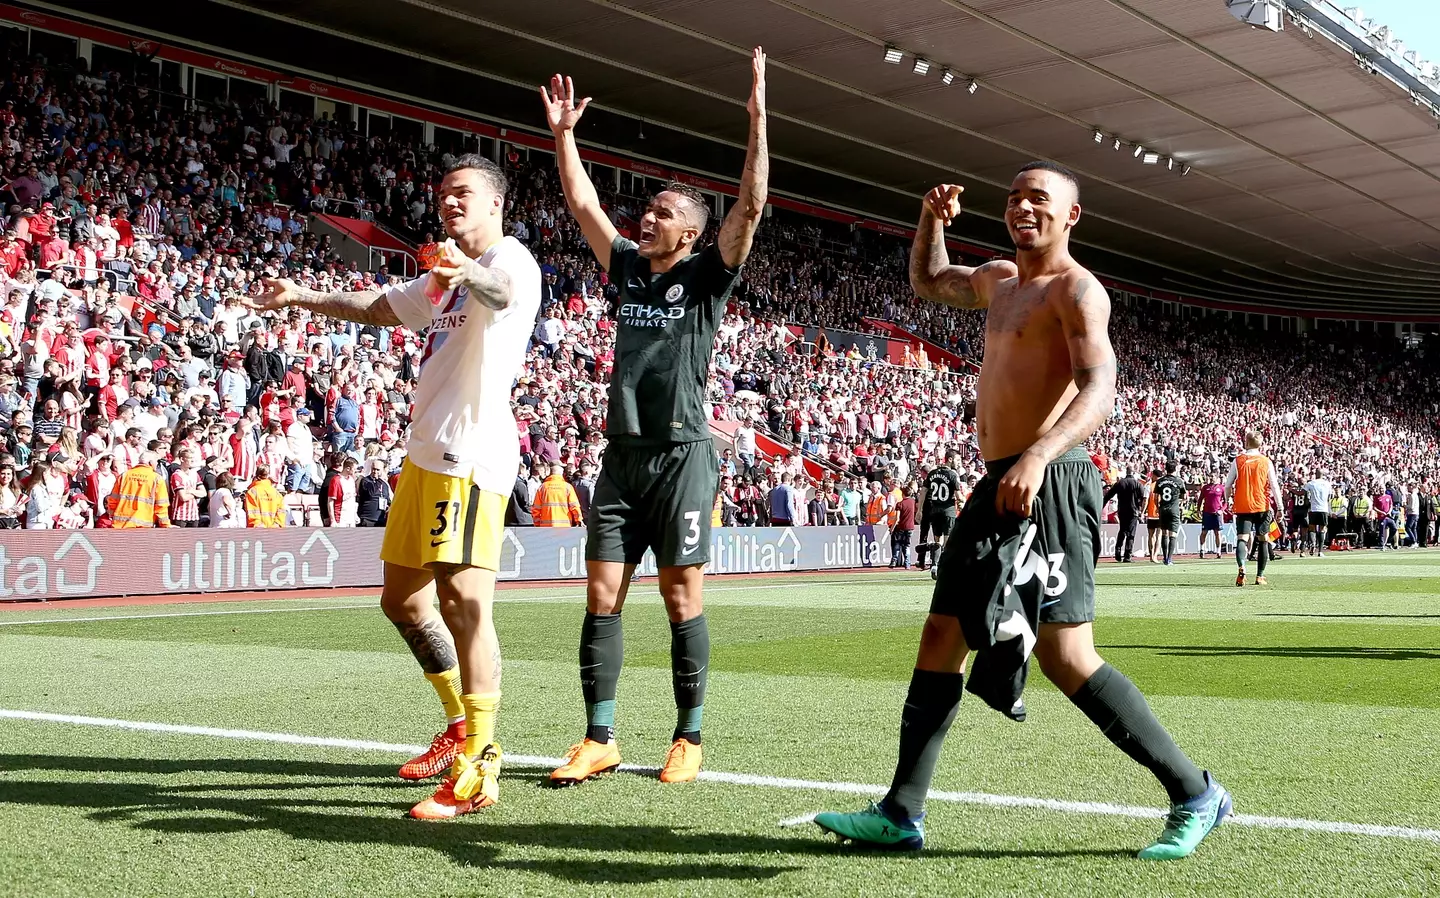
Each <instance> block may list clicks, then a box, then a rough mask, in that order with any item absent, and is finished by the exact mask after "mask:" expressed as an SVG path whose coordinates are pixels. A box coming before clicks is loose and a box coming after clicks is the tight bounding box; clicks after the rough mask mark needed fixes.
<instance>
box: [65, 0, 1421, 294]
mask: <svg viewBox="0 0 1440 898" xmlns="http://www.w3.org/2000/svg"><path fill="white" fill-rule="evenodd" d="M70 5H71V6H72V7H85V6H90V5H92V4H90V3H73V4H70ZM93 5H94V7H95V8H96V10H97V12H100V14H103V15H108V16H115V15H121V16H132V17H135V16H140V15H141V14H140V12H139V11H138V10H139V8H142V7H147V6H151V7H152V8H153V7H156V6H158V7H163V6H165V4H164V3H161V4H153V5H150V4H130V5H127V6H133V7H135V8H136V9H135V10H129V11H118V10H117V8H116V7H115V6H114V4H100V3H95V4H93ZM1315 5H1317V4H1309V3H1307V4H1304V7H1306V8H1307V9H1308V8H1309V7H1312V6H1315ZM217 7H224V8H228V10H229V12H230V14H232V15H240V14H241V13H240V10H245V12H244V15H245V17H246V18H253V14H255V13H258V14H259V15H262V16H266V17H268V19H269V20H270V22H271V23H272V24H274V25H284V26H285V27H306V28H310V29H312V30H313V29H314V28H316V27H317V26H318V27H319V28H320V29H323V31H324V33H325V35H326V39H336V40H343V39H354V40H358V41H360V42H362V43H364V44H365V45H366V46H367V47H368V48H370V50H369V51H367V52H380V48H386V47H388V48H392V49H395V50H399V51H401V52H406V53H412V55H413V57H418V58H422V59H425V60H429V61H431V62H434V63H438V64H440V65H442V66H445V67H448V68H450V69H451V70H457V69H466V70H470V71H472V72H477V73H483V74H485V75H488V76H491V77H494V78H496V79H497V80H499V81H502V82H509V83H510V84H512V85H520V84H526V85H536V84H539V83H541V82H542V80H544V79H545V78H546V77H547V76H548V75H549V74H550V73H552V72H554V71H557V70H559V71H564V72H567V73H569V74H572V75H573V76H574V77H575V80H576V83H577V85H578V86H579V87H580V89H581V90H582V91H583V92H584V93H586V94H589V95H592V96H594V97H595V98H596V99H595V102H596V104H597V105H598V106H599V107H601V108H603V109H607V110H609V111H611V112H615V113H623V114H626V115H628V116H631V117H638V118H641V119H642V120H643V121H644V122H645V126H646V127H649V128H651V129H652V134H653V133H654V132H655V131H656V125H658V124H664V125H669V126H671V127H672V128H674V129H677V130H680V131H683V132H686V133H688V134H690V135H696V136H701V137H706V138H713V139H715V140H718V141H721V142H725V143H729V144H731V145H732V146H734V145H740V144H741V143H742V142H743V137H744V124H745V114H744V102H745V97H746V94H747V91H748V81H749V64H748V51H749V48H750V46H751V45H753V44H756V43H761V44H764V45H765V48H766V50H767V51H768V52H769V54H770V67H769V80H770V88H769V105H770V110H771V126H770V127H771V149H772V152H773V153H774V154H775V155H776V156H777V157H783V158H784V159H786V160H789V161H791V162H794V163H798V164H801V167H806V168H818V169H823V170H826V171H828V172H831V173H835V174H839V175H844V176H845V177H846V178H849V179H854V180H856V181H859V182H862V183H863V184H864V185H865V189H864V190H863V191H861V192H859V193H856V194H854V195H855V196H856V197H858V199H857V200H856V202H860V203H863V204H864V208H863V209H862V211H868V212H872V213H876V214H882V215H891V216H895V217H903V218H905V219H909V218H911V217H912V216H913V215H914V212H915V211H916V209H917V208H918V202H917V198H918V196H919V194H920V193H921V192H922V191H923V190H924V189H926V188H928V187H929V186H931V185H933V184H934V183H937V182H939V181H941V180H956V181H959V182H960V183H963V184H964V185H966V197H967V200H968V209H969V212H970V215H969V216H968V223H962V227H961V234H962V236H966V237H968V238H970V239H972V240H981V241H988V242H989V243H990V244H992V245H995V246H1003V245H1004V244H1005V242H1006V241H1005V237H1004V233H1003V230H1001V229H1000V227H999V226H998V224H997V223H996V220H998V217H999V215H1000V212H1001V210H1002V207H1003V202H1004V195H1005V192H1006V190H1007V188H1008V185H1009V182H1010V178H1011V176H1012V174H1013V173H1014V171H1015V169H1016V168H1017V167H1018V166H1019V165H1021V164H1022V163H1024V162H1026V161H1028V160H1030V159H1033V158H1050V159H1055V160H1057V161H1059V162H1062V163H1064V164H1066V165H1068V166H1070V167H1071V168H1073V169H1074V170H1076V171H1077V172H1078V173H1079V175H1080V177H1081V182H1082V186H1083V190H1084V196H1083V198H1082V202H1083V205H1084V206H1085V208H1086V216H1085V218H1084V219H1083V220H1082V222H1081V224H1080V226H1079V229H1078V231H1077V235H1076V236H1077V242H1079V243H1080V244H1081V246H1079V247H1078V248H1077V255H1079V256H1080V257H1081V259H1082V261H1089V262H1091V264H1092V265H1094V266H1095V267H1097V268H1100V269H1102V270H1110V271H1113V270H1114V269H1115V268H1116V267H1117V265H1118V264H1120V263H1123V262H1124V261H1127V260H1128V261H1129V262H1132V263H1135V264H1136V265H1137V266H1140V267H1138V268H1135V269H1131V270H1130V271H1129V272H1117V273H1119V274H1127V273H1128V274H1130V275H1131V276H1135V275H1136V272H1141V275H1140V276H1143V277H1144V278H1145V283H1146V286H1149V287H1153V288H1158V289H1161V290H1168V291H1174V292H1175V293H1179V294H1184V295H1187V296H1196V297H1201V298H1211V299H1217V300H1224V301H1230V302H1240V303H1245V304H1252V305H1255V306H1259V307H1264V308H1268V309H1271V310H1274V311H1278V310H1280V309H1293V310H1317V311H1320V313H1321V314H1323V312H1324V311H1325V310H1333V311H1337V312H1349V313H1351V314H1354V313H1356V312H1360V313H1362V314H1365V313H1370V314H1375V315H1386V316H1400V317H1402V318H1403V317H1409V316H1412V315H1413V316H1415V317H1417V318H1420V317H1425V318H1429V317H1432V316H1434V315H1436V314H1437V313H1440V131H1437V119H1436V116H1435V113H1434V107H1432V106H1431V105H1429V100H1428V98H1427V97H1425V96H1422V95H1421V94H1416V93H1414V92H1412V91H1408V90H1406V89H1405V88H1404V87H1403V86H1402V85H1400V84H1398V83H1397V82H1396V81H1395V80H1394V79H1393V78H1390V77H1386V76H1384V75H1383V74H1382V73H1380V72H1378V71H1377V69H1376V67H1375V66H1374V65H1373V64H1367V63H1366V62H1365V60H1364V58H1363V56H1357V52H1356V50H1355V49H1353V48H1352V47H1351V46H1350V45H1348V44H1347V43H1345V42H1342V41H1341V40H1339V39H1337V38H1336V37H1334V36H1332V34H1331V33H1329V32H1327V31H1326V30H1325V28H1323V27H1320V26H1318V25H1316V24H1315V23H1314V22H1313V21H1311V22H1303V23H1302V22H1301V21H1299V20H1296V19H1294V18H1293V17H1292V18H1291V19H1290V21H1289V22H1288V25H1289V27H1286V28H1285V29H1284V30H1283V31H1281V32H1279V33H1274V32H1271V31H1268V30H1265V29H1260V28H1251V27H1248V26H1246V25H1244V24H1242V23H1240V22H1238V21H1237V20H1236V18H1234V17H1233V16H1232V15H1231V13H1230V12H1229V11H1228V10H1227V8H1226V4H1225V2H1224V0H1045V2H1035V0H970V2H961V0H885V2H876V0H546V2H543V3H536V2H533V0H487V2H484V3H481V2H476V0H471V2H464V3H450V4H440V3H432V2H428V0H396V2H386V3H357V2H354V0H243V2H241V0H220V2H219V3H217V4H213V5H207V8H217ZM1297 8H1298V7H1297ZM192 9H193V7H192ZM191 18H192V19H195V18H198V17H193V16H192V17H191ZM1302 25H1303V27H1302ZM197 33H203V34H204V35H205V39H206V40H209V41H211V42H220V43H221V44H222V45H224V42H225V38H223V37H216V35H217V34H229V35H232V36H234V40H233V41H232V42H231V46H234V47H236V48H237V49H242V50H245V51H248V52H251V53H256V52H258V51H256V49H255V45H254V43H253V41H251V40H250V39H249V38H248V37H246V36H244V35H243V33H240V32H237V31H236V30H235V29H225V30H222V31H217V30H215V29H213V28H206V29H204V31H203V32H197ZM887 46H891V47H894V48H896V49H897V50H898V51H900V53H901V54H902V58H901V61H900V63H899V64H887V63H886V61H885V59H884V56H885V50H886V47H887ZM917 56H918V57H920V58H923V59H925V60H926V61H928V63H929V70H928V72H927V73H925V74H924V75H920V74H917V73H916V71H915V69H916V59H917ZM1357 60H1358V61H1359V64H1357ZM332 62H333V60H330V59H326V61H325V62H324V63H317V62H315V61H314V60H313V59H312V60H309V63H308V64H309V65H310V66H311V67H312V68H317V69H323V70H330V69H332V68H334V65H332ZM946 69H948V70H950V71H951V72H953V73H954V75H955V77H954V79H953V80H952V82H951V83H950V84H948V85H947V84H945V83H944V82H943V80H942V72H943V71H944V70H946ZM972 79H973V80H974V82H975V84H976V86H977V89H976V90H974V91H971V90H970V89H969V84H970V82H971V80H972ZM427 80H428V79H427ZM410 92H411V93H413V94H416V95H419V96H427V93H426V89H425V87H424V86H423V85H418V84H417V85H415V86H414V87H412V88H411V90H410ZM1422 93H1423V92H1422ZM484 102H485V101H484V99H483V98H474V99H472V100H470V102H469V103H468V104H467V105H468V106H469V107H470V108H475V109H482V108H484ZM529 115H530V116H532V117H533V118H534V120H535V123H536V124H538V123H539V110H538V103H537V105H536V107H535V108H534V111H533V112H531V113H529ZM631 127H633V125H632V126H631ZM1097 139H1098V142H1097ZM1117 140H1118V141H1119V149H1118V150H1116V149H1114V146H1115V142H1116V141H1117ZM616 142H618V141H612V143H616ZM632 143H633V142H632ZM639 146H640V147H642V148H644V147H646V146H647V145H646V144H639ZM648 146H649V147H650V148H651V149H652V152H653V148H654V146H655V144H654V143H653V142H652V143H651V144H649V145H648ZM1140 148H1143V149H1140ZM1150 153H1153V154H1154V156H1153V157H1151V156H1149V155H1148V154H1150ZM1147 158H1153V159H1154V163H1153V164H1146V159H1147ZM1170 160H1173V161H1174V163H1173V166H1172V165H1171V163H1170ZM673 161H676V162H682V161H683V160H682V159H674V160H673ZM1187 169H1188V175H1182V172H1183V171H1186V170H1187ZM735 171H736V172H738V165H736V166H735ZM718 173H720V174H732V176H733V173H729V172H718ZM776 181H777V184H776V186H777V187H779V188H780V189H784V188H785V187H786V186H787V184H786V183H784V180H783V179H782V178H778V177H777V178H776ZM792 186H793V185H792ZM986 219H988V221H987V220H986ZM1092 257H1093V260H1092ZM1107 262H1108V263H1109V264H1108V266H1107V264H1106V263H1107Z"/></svg>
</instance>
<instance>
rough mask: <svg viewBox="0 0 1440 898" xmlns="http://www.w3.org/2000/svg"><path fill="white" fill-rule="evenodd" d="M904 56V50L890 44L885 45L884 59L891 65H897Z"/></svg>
mask: <svg viewBox="0 0 1440 898" xmlns="http://www.w3.org/2000/svg"><path fill="white" fill-rule="evenodd" d="M904 58H905V51H904V50H901V49H900V48H899V47H895V46H892V45H890V44H886V45H885V61H886V62H888V63H890V64H891V65H899V64H900V60H902V59H904Z"/></svg>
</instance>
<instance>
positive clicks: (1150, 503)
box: [1145, 481, 1160, 518]
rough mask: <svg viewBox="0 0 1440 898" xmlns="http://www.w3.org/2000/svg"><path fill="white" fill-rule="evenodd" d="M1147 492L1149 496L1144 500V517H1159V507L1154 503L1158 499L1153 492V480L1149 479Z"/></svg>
mask: <svg viewBox="0 0 1440 898" xmlns="http://www.w3.org/2000/svg"><path fill="white" fill-rule="evenodd" d="M1148 492H1149V494H1150V497H1149V498H1148V499H1146V500H1145V517H1146V518H1158V517H1160V509H1159V506H1158V505H1156V502H1157V501H1158V500H1159V496H1158V495H1157V494H1156V492H1155V483H1154V481H1151V483H1150V489H1149V490H1148Z"/></svg>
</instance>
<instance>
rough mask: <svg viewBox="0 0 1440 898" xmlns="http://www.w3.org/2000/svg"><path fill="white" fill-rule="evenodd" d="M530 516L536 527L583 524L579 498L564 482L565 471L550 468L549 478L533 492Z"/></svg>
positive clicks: (583, 518)
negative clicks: (533, 500) (533, 497)
mask: <svg viewBox="0 0 1440 898" xmlns="http://www.w3.org/2000/svg"><path fill="white" fill-rule="evenodd" d="M530 516H531V517H532V518H534V520H535V526H536V527H579V526H580V525H581V524H583V523H584V522H585V517H584V515H582V514H581V513H580V497H579V496H577V495H576V494H575V487H573V486H571V485H570V484H568V483H566V482H565V469H564V468H563V467H561V466H560V465H551V466H550V476H549V477H546V478H545V480H544V481H542V482H541V484H540V489H538V490H536V491H535V502H534V504H532V505H531V506H530Z"/></svg>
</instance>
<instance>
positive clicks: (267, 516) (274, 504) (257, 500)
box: [244, 480, 285, 527]
mask: <svg viewBox="0 0 1440 898" xmlns="http://www.w3.org/2000/svg"><path fill="white" fill-rule="evenodd" d="M244 502H245V526H246V527H284V526H285V497H284V496H281V495H280V491H279V490H277V489H275V484H273V483H271V482H270V481H268V480H257V481H255V482H254V483H252V484H250V488H249V489H248V490H246V491H245V499H244Z"/></svg>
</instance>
